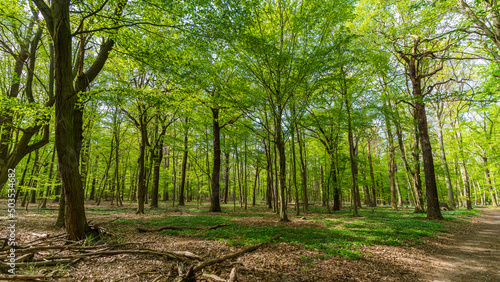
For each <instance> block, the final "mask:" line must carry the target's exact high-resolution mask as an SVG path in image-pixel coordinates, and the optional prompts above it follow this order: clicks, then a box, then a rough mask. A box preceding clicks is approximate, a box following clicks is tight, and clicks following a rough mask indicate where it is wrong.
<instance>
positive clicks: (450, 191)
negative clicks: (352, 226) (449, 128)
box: [437, 113, 456, 209]
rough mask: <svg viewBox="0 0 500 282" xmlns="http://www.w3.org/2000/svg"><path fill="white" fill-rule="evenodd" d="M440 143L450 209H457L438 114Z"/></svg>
mask: <svg viewBox="0 0 500 282" xmlns="http://www.w3.org/2000/svg"><path fill="white" fill-rule="evenodd" d="M437 125H438V130H437V134H438V141H439V152H440V153H441V154H440V156H441V164H442V166H443V172H444V178H445V180H446V190H447V192H448V206H449V207H450V209H455V208H456V207H455V197H454V195H453V186H452V185H451V176H450V170H449V168H448V161H447V160H446V151H445V149H444V141H443V123H442V121H441V115H440V114H439V113H438V121H437Z"/></svg>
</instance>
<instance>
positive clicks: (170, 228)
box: [136, 224, 227, 233]
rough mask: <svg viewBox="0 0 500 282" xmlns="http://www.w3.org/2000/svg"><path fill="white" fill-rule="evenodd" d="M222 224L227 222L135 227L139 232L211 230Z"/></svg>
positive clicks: (222, 225)
mask: <svg viewBox="0 0 500 282" xmlns="http://www.w3.org/2000/svg"><path fill="white" fill-rule="evenodd" d="M224 226H227V224H217V225H215V226H212V227H188V226H175V225H167V226H162V227H159V228H154V229H147V228H142V227H136V229H137V231H139V232H140V233H143V232H159V231H163V230H185V229H189V230H212V229H217V228H219V227H224Z"/></svg>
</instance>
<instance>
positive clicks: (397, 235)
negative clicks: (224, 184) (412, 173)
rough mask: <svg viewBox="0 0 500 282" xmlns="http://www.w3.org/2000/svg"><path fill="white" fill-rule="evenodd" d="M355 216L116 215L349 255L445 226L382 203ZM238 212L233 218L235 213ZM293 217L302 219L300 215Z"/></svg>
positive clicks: (208, 234)
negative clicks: (283, 218)
mask: <svg viewBox="0 0 500 282" xmlns="http://www.w3.org/2000/svg"><path fill="white" fill-rule="evenodd" d="M360 214H361V217H357V218H353V217H352V216H351V212H350V211H349V210H341V211H337V212H335V213H334V214H330V215H327V214H324V213H323V214H309V215H306V219H305V220H307V221H313V222H314V223H315V225H312V226H311V224H307V225H306V224H304V225H303V226H302V227H300V228H297V227H298V225H297V224H286V223H279V222H278V221H277V220H276V221H275V222H271V223H269V221H266V222H265V223H266V224H262V225H259V224H258V223H257V224H256V222H255V220H253V221H252V224H251V225H247V224H245V217H250V216H252V217H257V218H259V217H260V218H270V217H275V215H273V214H272V213H269V212H268V213H264V212H262V211H258V212H256V213H248V214H243V213H234V214H233V213H230V214H223V215H216V214H213V213H211V214H195V215H192V214H190V215H175V216H172V215H170V216H163V217H157V218H151V219H148V220H133V219H124V220H117V221H116V223H119V224H134V225H136V224H137V225H142V226H144V227H149V228H154V227H159V226H164V225H175V226H187V227H195V226H196V227H209V226H214V225H217V224H227V225H228V226H225V227H221V228H217V229H213V230H202V231H200V230H189V229H186V230H164V231H162V232H160V233H161V234H164V235H171V236H180V237H194V238H202V239H208V240H222V241H225V242H226V243H227V244H228V245H253V244H256V243H260V242H265V241H267V240H269V239H270V238H272V237H273V236H275V235H276V234H281V238H280V241H283V242H286V243H289V244H295V245H302V246H304V247H305V248H306V249H310V250H316V251H319V252H320V254H322V255H326V256H332V255H335V256H341V257H344V258H349V259H359V258H362V257H363V254H362V252H361V250H360V249H361V247H362V246H364V245H391V246H399V245H407V246H412V245H417V244H422V243H423V242H424V240H425V238H426V237H429V236H436V235H437V234H438V233H439V232H445V229H444V223H443V222H442V221H435V220H427V219H426V217H425V216H426V215H425V214H415V213H413V212H412V211H411V210H409V209H405V210H400V211H397V212H395V211H391V210H390V209H387V208H375V209H363V210H361V211H360ZM478 214H480V211H477V210H474V211H463V210H459V211H450V212H443V216H444V218H445V221H447V220H456V219H457V218H459V217H462V216H475V215H478ZM238 218H239V219H238ZM292 220H293V221H296V222H301V221H304V220H303V219H301V217H297V218H293V219H292Z"/></svg>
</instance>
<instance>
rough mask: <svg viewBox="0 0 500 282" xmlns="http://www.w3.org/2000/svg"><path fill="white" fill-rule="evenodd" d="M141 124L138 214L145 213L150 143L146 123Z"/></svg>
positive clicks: (138, 166) (138, 167)
mask: <svg viewBox="0 0 500 282" xmlns="http://www.w3.org/2000/svg"><path fill="white" fill-rule="evenodd" d="M142 119H143V118H142V117H141V124H140V127H139V129H140V131H141V144H140V146H139V161H138V165H137V169H138V170H139V172H138V176H137V212H136V214H144V202H145V198H146V192H147V191H146V189H147V188H146V164H145V163H146V146H147V143H148V132H147V129H146V126H147V125H146V124H144V123H143V122H142Z"/></svg>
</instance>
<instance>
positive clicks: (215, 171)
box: [210, 108, 222, 212]
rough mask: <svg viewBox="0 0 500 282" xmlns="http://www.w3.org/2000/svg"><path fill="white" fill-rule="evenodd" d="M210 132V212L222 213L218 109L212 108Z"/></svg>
mask: <svg viewBox="0 0 500 282" xmlns="http://www.w3.org/2000/svg"><path fill="white" fill-rule="evenodd" d="M212 130H213V138H214V139H213V140H214V141H213V146H214V155H213V167H212V184H211V186H212V196H211V197H210V211H211V212H222V209H221V208H220V198H219V190H220V163H221V160H220V157H221V151H220V124H219V109H218V108H212Z"/></svg>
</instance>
